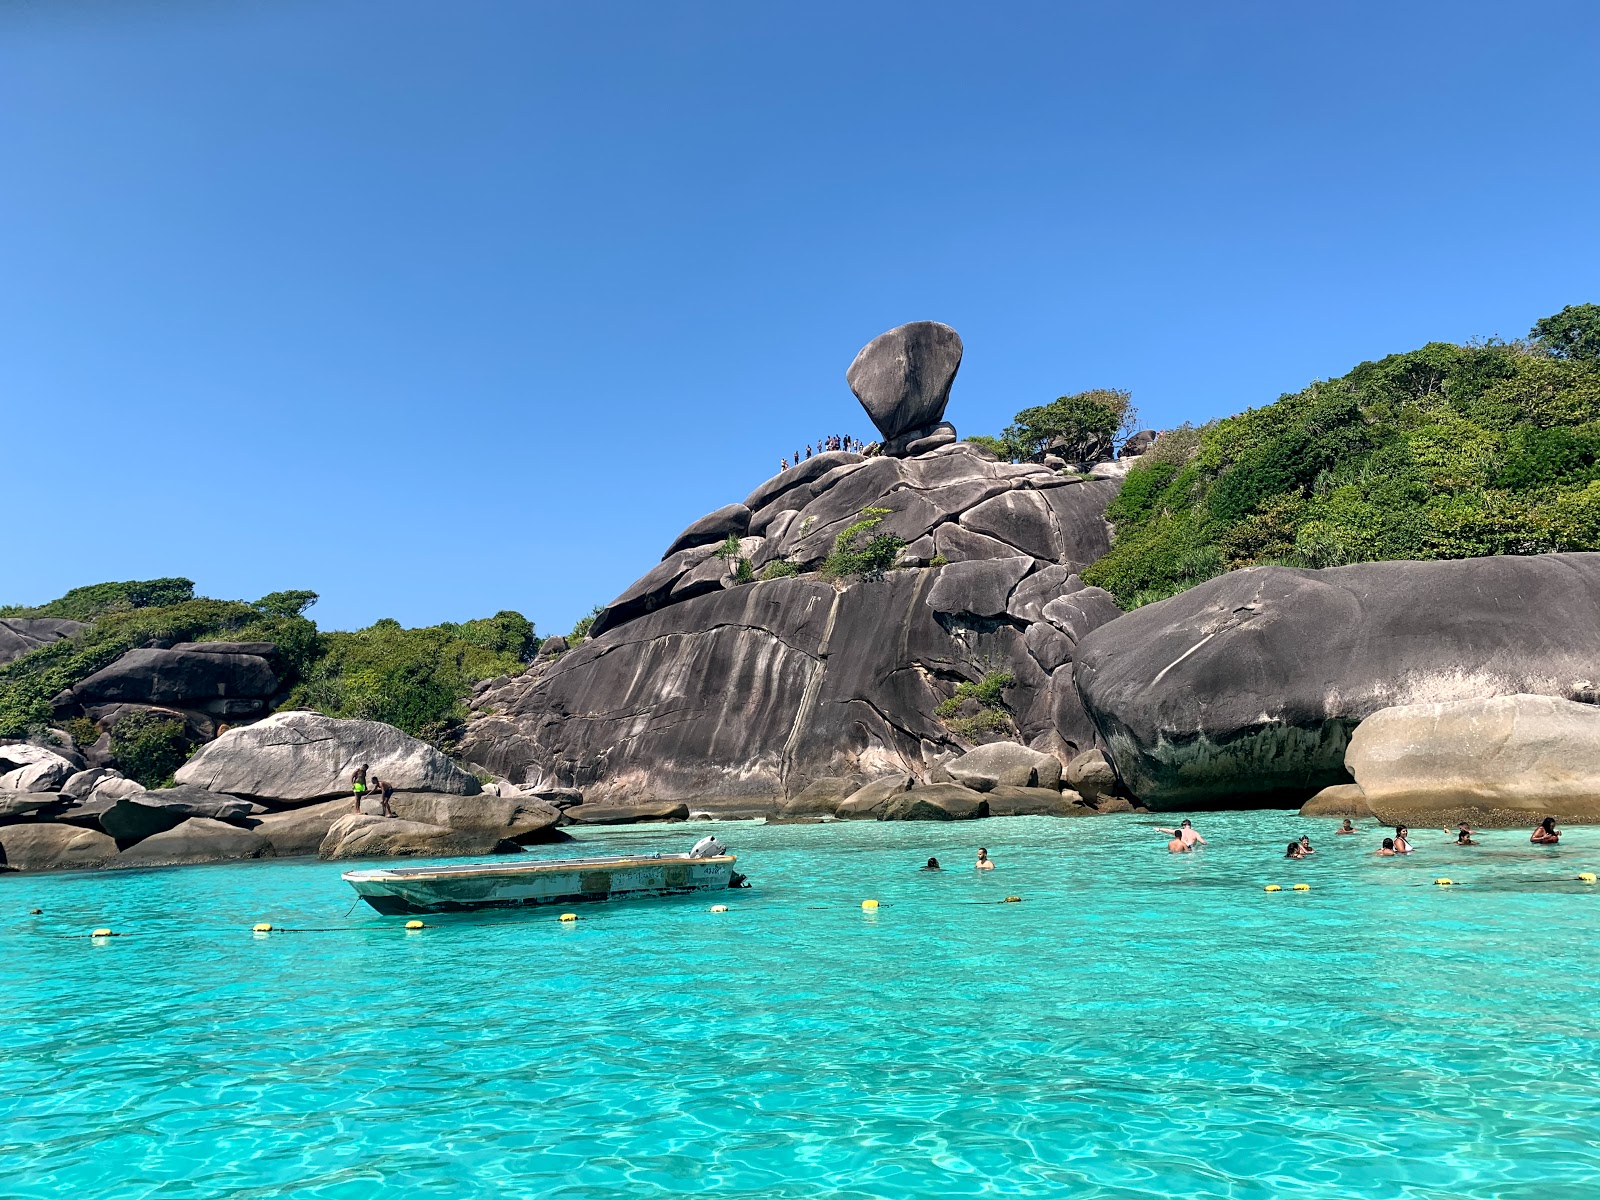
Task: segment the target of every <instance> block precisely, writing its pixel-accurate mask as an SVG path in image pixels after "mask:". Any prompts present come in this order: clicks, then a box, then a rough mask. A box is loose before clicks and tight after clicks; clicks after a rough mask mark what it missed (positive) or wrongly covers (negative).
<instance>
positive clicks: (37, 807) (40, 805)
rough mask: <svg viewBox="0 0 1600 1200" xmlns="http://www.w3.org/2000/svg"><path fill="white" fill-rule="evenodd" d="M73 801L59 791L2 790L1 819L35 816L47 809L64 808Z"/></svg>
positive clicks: (0, 799)
mask: <svg viewBox="0 0 1600 1200" xmlns="http://www.w3.org/2000/svg"><path fill="white" fill-rule="evenodd" d="M70 803H71V802H70V801H68V800H66V799H64V798H63V797H62V796H61V794H60V793H59V792H12V791H3V792H0V821H9V820H15V819H17V818H20V817H35V816H38V815H40V814H41V813H43V812H45V811H46V810H59V809H64V808H65V807H66V806H67V805H68V804H70Z"/></svg>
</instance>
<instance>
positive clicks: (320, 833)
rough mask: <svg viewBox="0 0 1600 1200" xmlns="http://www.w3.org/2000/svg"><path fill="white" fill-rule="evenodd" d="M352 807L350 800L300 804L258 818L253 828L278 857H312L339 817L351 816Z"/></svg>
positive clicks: (346, 798)
mask: <svg viewBox="0 0 1600 1200" xmlns="http://www.w3.org/2000/svg"><path fill="white" fill-rule="evenodd" d="M354 813H355V805H354V803H353V801H352V800H351V799H350V798H349V797H344V796H341V797H340V798H339V799H337V800H323V801H321V802H320V803H317V804H302V805H300V806H299V807H297V808H287V809H284V810H283V811H282V812H274V813H267V814H266V815H265V816H262V817H259V818H258V819H257V820H256V822H255V824H254V825H253V826H252V828H253V829H254V830H255V832H256V833H258V834H260V835H261V836H262V837H264V838H265V839H266V840H267V842H268V844H269V845H271V847H272V853H273V854H274V855H276V856H277V857H278V858H293V857H295V856H297V855H306V854H315V853H316V852H317V849H318V847H320V846H321V845H322V843H323V840H324V839H325V838H327V836H328V831H329V830H330V829H332V828H333V826H334V823H335V822H336V821H338V820H339V819H340V818H341V817H348V816H352V815H354Z"/></svg>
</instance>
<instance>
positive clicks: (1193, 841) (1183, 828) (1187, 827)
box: [1156, 817, 1206, 850]
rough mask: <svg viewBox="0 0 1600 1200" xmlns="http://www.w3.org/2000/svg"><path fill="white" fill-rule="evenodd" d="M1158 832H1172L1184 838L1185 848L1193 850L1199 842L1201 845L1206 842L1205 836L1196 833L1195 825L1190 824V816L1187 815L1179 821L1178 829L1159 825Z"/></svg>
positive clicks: (1176, 836)
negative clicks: (1163, 827) (1164, 827)
mask: <svg viewBox="0 0 1600 1200" xmlns="http://www.w3.org/2000/svg"><path fill="white" fill-rule="evenodd" d="M1156 832H1157V833H1170V834H1171V835H1172V836H1173V837H1175V838H1181V839H1183V848H1184V849H1185V850H1193V849H1194V848H1195V846H1196V845H1197V844H1198V845H1201V846H1204V845H1205V844H1206V840H1205V838H1203V837H1201V836H1200V835H1199V834H1198V833H1196V832H1195V830H1194V826H1193V825H1191V824H1189V818H1188V817H1185V818H1184V819H1183V820H1181V821H1179V822H1178V827H1177V828H1176V829H1162V828H1160V827H1159V826H1158V827H1157V828H1156Z"/></svg>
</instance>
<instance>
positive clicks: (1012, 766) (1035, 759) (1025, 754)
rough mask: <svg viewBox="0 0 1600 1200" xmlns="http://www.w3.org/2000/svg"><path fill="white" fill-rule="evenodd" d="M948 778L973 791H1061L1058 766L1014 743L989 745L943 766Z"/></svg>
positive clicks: (1057, 763)
mask: <svg viewBox="0 0 1600 1200" xmlns="http://www.w3.org/2000/svg"><path fill="white" fill-rule="evenodd" d="M944 769H945V770H946V771H948V772H949V773H950V778H952V779H954V780H955V781H956V782H957V783H959V784H963V785H964V786H966V787H969V788H971V789H972V790H973V791H975V792H988V791H993V790H994V789H995V788H997V787H1000V786H1002V785H1004V786H1006V787H1017V788H1053V789H1055V790H1056V791H1060V790H1061V763H1060V762H1059V761H1058V760H1057V759H1055V758H1052V757H1051V756H1050V755H1048V754H1041V753H1040V752H1039V751H1037V750H1030V749H1028V747H1026V746H1020V745H1018V744H1017V743H1016V742H990V743H988V744H987V745H983V746H979V747H978V748H977V749H975V750H968V751H967V752H966V753H965V754H963V755H961V756H959V757H957V758H953V759H951V760H950V761H949V762H947V763H945V764H944Z"/></svg>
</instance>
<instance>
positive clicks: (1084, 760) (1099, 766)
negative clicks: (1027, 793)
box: [1061, 747, 1118, 806]
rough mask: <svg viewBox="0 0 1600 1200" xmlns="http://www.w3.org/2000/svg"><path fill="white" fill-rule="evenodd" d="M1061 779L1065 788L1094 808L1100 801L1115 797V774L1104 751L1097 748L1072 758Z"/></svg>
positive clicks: (1116, 785)
mask: <svg viewBox="0 0 1600 1200" xmlns="http://www.w3.org/2000/svg"><path fill="white" fill-rule="evenodd" d="M1061 777H1062V779H1063V780H1064V781H1065V783H1066V786H1067V787H1069V788H1071V789H1072V790H1073V791H1075V792H1077V793H1078V794H1079V795H1080V796H1082V797H1083V798H1084V800H1086V801H1087V802H1088V803H1090V804H1093V805H1096V806H1098V805H1099V803H1100V801H1101V800H1102V799H1106V798H1109V797H1111V796H1115V795H1116V794H1117V791H1118V783H1117V772H1116V770H1115V769H1114V768H1113V767H1112V765H1111V763H1110V760H1108V759H1107V758H1106V755H1105V751H1104V750H1101V749H1100V748H1099V747H1096V748H1095V749H1093V750H1085V751H1084V752H1083V753H1082V754H1080V755H1078V756H1077V757H1076V758H1074V759H1073V760H1072V761H1071V762H1069V763H1068V764H1067V766H1066V770H1065V771H1063V772H1062V775H1061Z"/></svg>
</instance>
